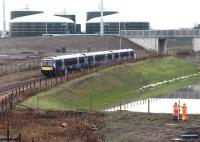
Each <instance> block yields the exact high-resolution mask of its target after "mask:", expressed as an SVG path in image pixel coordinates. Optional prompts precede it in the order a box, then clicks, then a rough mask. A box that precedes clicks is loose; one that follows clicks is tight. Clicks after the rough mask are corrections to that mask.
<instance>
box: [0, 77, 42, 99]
mask: <svg viewBox="0 0 200 142" xmlns="http://www.w3.org/2000/svg"><path fill="white" fill-rule="evenodd" d="M44 79H45V78H44V77H37V78H32V79H28V80H25V81H21V82H18V83H13V84H9V85H6V86H3V87H0V96H4V95H6V94H8V92H11V91H12V90H15V89H16V88H19V87H20V86H25V85H27V84H30V83H34V82H39V81H42V80H44Z"/></svg>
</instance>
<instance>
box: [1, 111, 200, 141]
mask: <svg viewBox="0 0 200 142" xmlns="http://www.w3.org/2000/svg"><path fill="white" fill-rule="evenodd" d="M0 120H1V121H0V134H1V136H0V137H3V136H4V137H5V136H6V130H7V124H8V123H7V122H9V128H10V134H11V137H17V136H18V134H19V133H20V134H21V135H22V137H21V138H22V140H23V141H25V142H29V141H31V140H33V139H34V140H35V141H37V142H44V141H48V142H50V141H51V142H103V141H106V142H170V141H172V140H173V139H174V138H177V137H179V136H180V135H181V134H182V133H184V132H191V131H192V132H198V133H200V115H189V120H188V122H181V121H179V122H177V121H173V120H172V119H171V114H144V113H134V112H126V111H122V112H120V111H118V112H110V113H99V112H90V113H86V112H84V113H83V112H42V111H40V112H38V111H22V112H19V111H18V112H14V113H9V114H8V115H6V114H5V115H1V116H0ZM196 141H200V139H198V140H196Z"/></svg>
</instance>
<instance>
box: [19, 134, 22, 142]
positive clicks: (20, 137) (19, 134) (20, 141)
mask: <svg viewBox="0 0 200 142" xmlns="http://www.w3.org/2000/svg"><path fill="white" fill-rule="evenodd" d="M21 137H22V136H21V134H20V133H19V137H18V141H19V142H21Z"/></svg>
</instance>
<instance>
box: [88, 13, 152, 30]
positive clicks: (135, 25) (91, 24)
mask: <svg viewBox="0 0 200 142" xmlns="http://www.w3.org/2000/svg"><path fill="white" fill-rule="evenodd" d="M100 21H101V17H96V18H92V19H90V20H88V21H87V23H86V33H87V34H98V33H99V32H100ZM103 22H104V33H105V34H119V31H120V30H149V28H150V26H149V22H135V21H134V20H133V19H132V18H126V17H125V16H123V15H121V14H119V13H116V14H112V15H106V16H104V17H103Z"/></svg>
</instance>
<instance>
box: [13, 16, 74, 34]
mask: <svg viewBox="0 0 200 142" xmlns="http://www.w3.org/2000/svg"><path fill="white" fill-rule="evenodd" d="M73 31H74V22H73V21H72V20H70V19H68V18H64V17H58V16H52V15H46V14H44V13H40V14H34V15H29V16H23V17H18V18H14V19H12V20H11V21H10V36H12V37H22V36H42V35H43V34H70V33H73Z"/></svg>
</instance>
